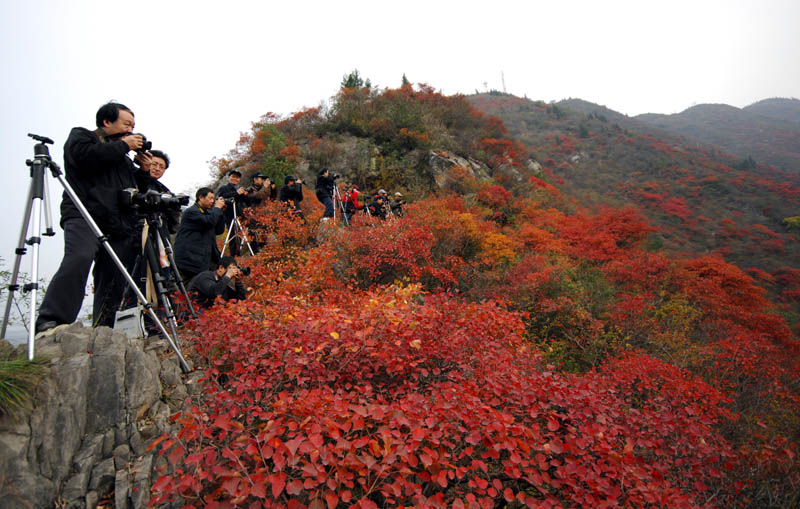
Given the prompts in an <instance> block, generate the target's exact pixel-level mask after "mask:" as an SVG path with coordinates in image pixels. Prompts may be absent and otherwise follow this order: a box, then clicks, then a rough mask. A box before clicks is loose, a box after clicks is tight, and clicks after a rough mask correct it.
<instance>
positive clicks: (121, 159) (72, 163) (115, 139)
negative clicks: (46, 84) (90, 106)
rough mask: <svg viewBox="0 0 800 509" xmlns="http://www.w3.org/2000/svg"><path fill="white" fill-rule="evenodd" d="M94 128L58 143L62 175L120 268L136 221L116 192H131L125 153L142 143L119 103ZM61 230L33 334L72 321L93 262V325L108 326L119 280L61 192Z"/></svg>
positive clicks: (131, 172) (100, 113) (121, 285)
mask: <svg viewBox="0 0 800 509" xmlns="http://www.w3.org/2000/svg"><path fill="white" fill-rule="evenodd" d="M95 124H96V125H97V129H95V130H94V131H90V130H88V129H84V128H82V127H75V128H73V129H72V131H70V133H69V137H68V138H67V142H66V143H65V144H64V173H65V177H66V180H67V182H69V184H70V186H71V187H72V188H73V189H74V190H75V194H76V195H77V197H78V198H79V199H80V201H81V203H83V205H84V206H85V207H86V208H87V209H88V211H89V213H90V214H91V216H92V218H93V219H94V220H95V222H96V223H97V225H98V226H99V227H100V229H101V230H102V232H103V234H104V235H106V237H107V239H108V242H109V244H110V246H111V247H112V248H113V250H114V252H115V253H116V254H117V256H118V257H119V258H120V260H121V261H122V263H123V264H125V265H129V264H130V262H131V259H132V257H133V256H134V250H133V243H132V240H133V238H132V235H133V233H134V231H135V227H136V217H135V215H134V214H129V213H128V212H127V211H125V210H122V208H121V206H120V202H119V200H120V194H119V193H120V191H122V189H125V188H133V187H136V177H135V174H136V172H137V169H136V168H135V166H134V165H133V162H132V161H131V159H130V158H129V157H128V152H130V151H131V150H138V151H141V149H142V147H143V143H144V138H143V137H142V136H141V135H137V134H132V133H133V128H134V125H135V120H134V115H133V112H132V111H131V110H130V108H128V107H127V106H124V105H122V104H119V103H114V102H110V103H107V104H104V105H103V106H101V107H100V109H98V110H97V114H96V115H95ZM61 227H62V228H63V229H64V257H63V259H62V260H61V265H60V266H59V268H58V271H57V272H56V274H55V276H53V279H52V281H50V285H49V286H48V288H47V292H46V293H45V296H44V300H43V301H42V305H41V307H40V309H39V316H38V318H37V320H36V331H37V332H43V331H45V330H48V329H52V328H54V327H56V326H58V325H61V324H68V323H72V322H74V321H75V319H76V318H77V317H78V312H79V311H80V308H81V304H82V302H83V296H84V292H85V289H86V279H87V278H88V276H89V268H90V267H91V266H92V263H93V262H94V270H93V272H92V275H93V278H94V290H95V291H94V306H93V307H94V309H93V317H94V325H95V326H97V325H108V326H113V325H114V315H115V311H116V308H117V305H118V304H119V301H120V299H121V298H122V292H123V291H124V289H125V279H124V277H123V276H122V274H121V272H120V271H119V269H118V268H117V266H116V264H115V263H114V261H113V259H112V258H111V257H110V255H109V254H108V253H107V251H106V250H105V249H104V248H103V247H102V244H101V242H100V240H99V239H98V238H97V237H96V236H95V234H94V232H93V231H92V229H91V228H90V227H89V225H88V224H87V223H86V221H85V220H84V218H83V216H81V214H80V212H79V210H78V207H77V206H76V205H75V204H74V203H73V202H72V200H70V198H69V197H68V196H67V194H66V192H65V193H64V195H63V198H62V200H61Z"/></svg>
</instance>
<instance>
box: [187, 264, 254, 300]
mask: <svg viewBox="0 0 800 509" xmlns="http://www.w3.org/2000/svg"><path fill="white" fill-rule="evenodd" d="M244 275H245V274H244V273H243V272H242V270H241V269H240V268H239V266H238V265H236V260H235V259H234V258H233V257H231V256H223V257H222V259H221V260H220V261H219V265H218V266H217V268H216V269H214V270H207V271H205V272H201V273H200V274H198V275H196V276H195V277H194V278H193V279H192V281H191V282H190V283H189V287H188V288H187V291H188V292H189V295H191V296H193V298H194V301H195V303H196V304H197V305H198V307H201V308H204V309H208V308H210V307H211V306H213V305H214V301H215V300H216V299H217V297H222V298H223V299H224V300H232V299H238V300H244V299H246V298H247V292H246V290H245V287H244V285H243V284H242V282H241V278H242V277H243V276H244Z"/></svg>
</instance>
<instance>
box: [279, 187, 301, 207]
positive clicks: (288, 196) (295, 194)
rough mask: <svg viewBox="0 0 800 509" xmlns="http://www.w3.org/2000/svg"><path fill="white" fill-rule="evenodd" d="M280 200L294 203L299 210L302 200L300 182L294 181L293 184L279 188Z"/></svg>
mask: <svg viewBox="0 0 800 509" xmlns="http://www.w3.org/2000/svg"><path fill="white" fill-rule="evenodd" d="M280 200H281V201H285V202H289V201H291V202H292V203H294V207H295V208H296V209H298V210H300V202H301V201H303V186H302V184H297V183H295V184H294V185H291V186H289V185H285V186H283V187H282V188H281V197H280Z"/></svg>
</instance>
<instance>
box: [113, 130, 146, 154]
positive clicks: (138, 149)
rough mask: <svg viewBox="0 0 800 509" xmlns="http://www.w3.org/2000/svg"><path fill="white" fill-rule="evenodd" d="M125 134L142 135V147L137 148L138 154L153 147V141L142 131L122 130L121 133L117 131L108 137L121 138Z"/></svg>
mask: <svg viewBox="0 0 800 509" xmlns="http://www.w3.org/2000/svg"><path fill="white" fill-rule="evenodd" d="M125 136H141V137H142V148H137V149H136V153H137V154H144V153H145V152H147V151H148V150H150V149H151V148H153V142H152V141H147V137H146V136H145V135H144V134H142V133H126V132H121V133H116V134H112V135H110V136H108V139H109V140H121V139H122V138H124V137H125Z"/></svg>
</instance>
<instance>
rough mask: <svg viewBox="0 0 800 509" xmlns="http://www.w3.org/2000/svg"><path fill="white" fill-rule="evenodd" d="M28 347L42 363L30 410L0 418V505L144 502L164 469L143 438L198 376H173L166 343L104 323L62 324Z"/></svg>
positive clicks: (165, 427)
mask: <svg viewBox="0 0 800 509" xmlns="http://www.w3.org/2000/svg"><path fill="white" fill-rule="evenodd" d="M25 348H27V347H25ZM36 354H37V357H40V356H41V357H44V358H46V359H48V360H49V364H48V368H47V370H46V374H45V376H43V377H42V379H41V380H40V381H39V383H38V384H37V386H36V389H35V391H34V397H33V404H32V406H31V409H30V410H29V411H27V412H24V413H23V414H21V415H18V416H16V417H14V418H12V417H10V416H4V417H2V418H0V506H2V507H3V508H30V507H32V508H39V507H54V506H56V507H90V508H93V507H96V506H97V505H98V503H99V502H101V501H103V500H106V501H107V502H113V505H114V506H115V507H117V508H126V507H145V506H146V504H147V501H148V499H149V498H150V486H151V484H152V482H153V481H154V480H155V479H157V477H158V471H159V470H161V469H164V468H167V467H168V465H167V464H166V460H165V459H164V458H160V457H157V456H156V455H155V454H154V453H153V452H151V451H148V450H147V444H148V443H149V442H150V441H151V440H152V439H154V438H155V437H157V436H159V435H160V434H161V433H164V432H167V431H169V430H170V416H171V415H172V414H173V413H174V412H175V411H176V410H177V409H179V408H180V407H181V406H182V405H183V402H184V401H185V399H186V398H187V396H188V395H189V394H190V393H191V392H193V391H194V390H196V388H197V387H198V386H197V384H196V383H195V382H196V380H197V379H198V378H199V377H200V376H201V375H200V374H199V373H192V374H190V375H188V376H182V375H181V370H180V368H179V366H178V364H177V361H176V359H175V358H174V356H172V355H169V348H168V346H167V345H166V342H164V341H151V340H141V339H129V338H127V337H126V336H125V335H123V334H121V333H119V332H116V331H113V330H111V329H109V328H106V327H100V328H97V329H88V328H83V327H82V326H80V325H79V324H75V325H72V326H70V327H68V328H66V329H63V330H61V331H59V332H58V333H57V334H56V335H54V336H51V337H48V338H45V339H43V340H41V341H39V342H37V345H36Z"/></svg>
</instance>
